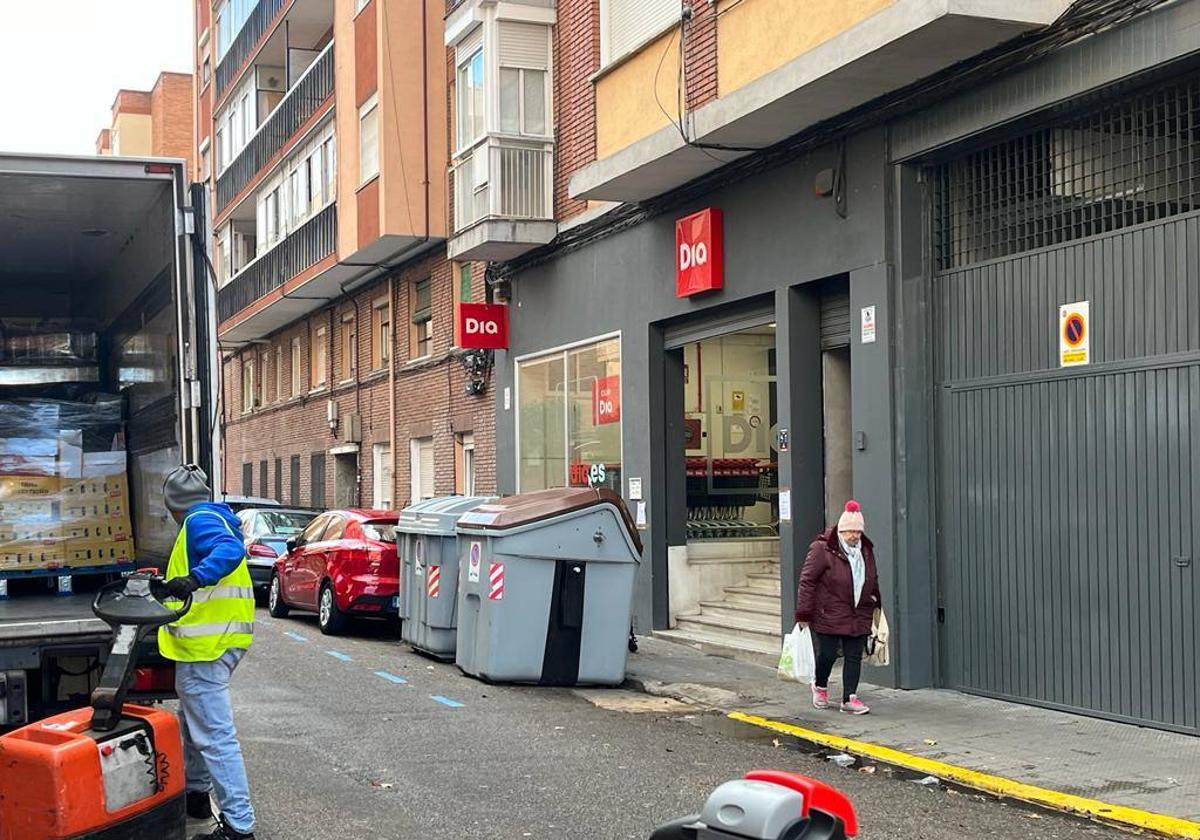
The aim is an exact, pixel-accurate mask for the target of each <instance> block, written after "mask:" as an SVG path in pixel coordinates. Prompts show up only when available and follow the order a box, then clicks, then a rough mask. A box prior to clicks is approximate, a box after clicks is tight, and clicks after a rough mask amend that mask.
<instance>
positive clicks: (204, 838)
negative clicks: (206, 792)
mask: <svg viewBox="0 0 1200 840" xmlns="http://www.w3.org/2000/svg"><path fill="white" fill-rule="evenodd" d="M192 840H254V832H253V831H251V832H250V833H249V834H242V833H241V832H240V831H234V830H233V829H232V828H230V827H229V825H228V824H227V823H226V822H225V817H224V816H222V817H221V818H220V819H219V820H218V821H217V827H216V828H214V829H213V830H212V831H209V832H206V833H204V834H193V835H192Z"/></svg>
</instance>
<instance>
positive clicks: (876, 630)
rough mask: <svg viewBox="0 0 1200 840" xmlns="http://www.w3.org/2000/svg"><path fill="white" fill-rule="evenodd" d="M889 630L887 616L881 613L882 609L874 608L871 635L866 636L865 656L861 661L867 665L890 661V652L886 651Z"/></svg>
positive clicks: (886, 663)
mask: <svg viewBox="0 0 1200 840" xmlns="http://www.w3.org/2000/svg"><path fill="white" fill-rule="evenodd" d="M890 635H891V631H890V630H889V629H888V622H887V616H886V615H884V614H883V610H881V609H877V610H875V614H874V616H873V617H872V621H871V635H870V636H869V637H868V638H867V649H866V651H865V653H866V656H864V657H863V662H865V663H867V664H868V665H879V666H884V665H888V664H889V663H891V661H892V656H891V653H890V652H889V651H888V637H889V636H890Z"/></svg>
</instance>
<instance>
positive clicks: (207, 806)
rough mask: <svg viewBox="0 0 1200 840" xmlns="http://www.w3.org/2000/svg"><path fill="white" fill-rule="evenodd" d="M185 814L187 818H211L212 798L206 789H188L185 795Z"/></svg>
mask: <svg viewBox="0 0 1200 840" xmlns="http://www.w3.org/2000/svg"><path fill="white" fill-rule="evenodd" d="M187 815H188V819H189V820H211V819H212V815H213V812H212V799H210V798H209V795H208V791H189V792H188V795H187Z"/></svg>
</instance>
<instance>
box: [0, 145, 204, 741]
mask: <svg viewBox="0 0 1200 840" xmlns="http://www.w3.org/2000/svg"><path fill="white" fill-rule="evenodd" d="M205 199H206V191H205V189H204V188H203V187H202V186H199V185H189V179H188V173H187V171H186V165H185V163H184V162H182V161H171V160H161V159H145V160H135V159H130V158H112V157H88V158H81V157H80V158H76V157H52V156H43V155H18V154H0V731H3V730H5V729H9V728H12V727H14V726H20V725H23V724H25V723H27V722H29V721H31V720H36V719H37V718H39V717H42V716H45V715H47V714H51V713H54V712H57V711H60V710H62V709H66V708H72V707H77V706H80V705H81V704H85V703H86V702H87V697H88V695H89V694H90V692H91V689H92V688H93V687H94V685H95V683H96V680H97V679H98V677H99V675H100V671H101V666H102V664H103V660H104V657H105V656H106V655H107V650H108V646H109V629H108V627H107V625H105V624H104V623H103V622H101V621H100V620H99V619H97V618H96V617H95V616H94V615H93V613H92V609H91V607H92V600H93V598H94V595H95V593H96V591H97V590H98V589H99V588H100V587H101V586H103V585H104V584H105V583H108V582H110V581H113V580H115V579H117V578H119V577H120V576H121V575H124V574H128V573H129V572H130V571H132V570H134V569H137V568H145V567H152V566H153V567H157V568H160V569H162V568H165V563H166V559H167V557H168V555H169V554H170V551H171V547H172V544H173V542H174V540H175V536H176V533H177V530H178V529H177V526H176V524H175V523H174V521H173V520H172V519H171V518H170V516H169V515H168V514H167V512H166V510H165V509H164V508H163V505H162V484H163V479H164V477H165V476H166V474H167V473H168V472H169V471H170V470H171V469H172V468H173V467H175V466H177V465H179V464H180V463H196V464H199V465H200V466H202V467H203V468H204V469H205V470H206V471H207V472H208V474H209V476H210V478H211V480H212V482H213V486H216V487H220V486H221V476H220V475H219V474H217V470H218V468H219V459H218V458H214V457H213V453H214V451H215V450H216V446H217V435H218V434H219V403H218V398H219V393H220V392H219V387H218V383H217V372H218V370H219V361H218V357H217V347H216V339H215V331H216V324H215V321H214V317H213V314H212V313H213V312H214V311H215V310H214V307H213V305H212V302H213V297H214V296H215V293H216V290H215V286H214V285H213V279H212V274H211V271H210V270H209V269H210V263H209V262H208V258H207V256H206V252H205V242H206V241H207V240H206V236H205V225H206V222H205V216H204V206H205ZM142 663H143V667H142V668H141V669H140V670H139V673H138V679H137V683H136V685H135V687H134V695H135V696H136V697H138V698H140V699H143V700H144V699H149V698H155V697H158V698H161V697H166V696H170V694H171V693H172V690H173V668H172V666H171V664H170V663H168V662H165V661H163V660H162V659H161V657H159V656H157V652H156V651H155V650H153V649H149V650H145V651H143V654H142Z"/></svg>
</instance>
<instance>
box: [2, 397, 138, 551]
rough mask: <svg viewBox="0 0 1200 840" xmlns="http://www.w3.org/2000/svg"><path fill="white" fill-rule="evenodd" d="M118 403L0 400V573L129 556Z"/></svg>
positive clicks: (102, 400)
mask: <svg viewBox="0 0 1200 840" xmlns="http://www.w3.org/2000/svg"><path fill="white" fill-rule="evenodd" d="M123 444H124V433H123V429H122V426H121V413H120V402H119V398H117V399H116V400H114V399H112V398H109V397H106V396H104V395H98V396H97V397H96V398H93V399H91V400H89V401H80V402H57V401H50V400H15V401H9V402H0V571H14V570H16V571H35V570H42V569H54V568H62V567H75V568H80V567H95V566H111V565H115V564H120V563H127V562H131V561H132V560H133V558H134V546H133V531H132V526H131V523H130V511H129V481H128V476H127V472H126V456H125V452H124V450H123V449H118V450H112V449H108V448H105V449H101V450H100V451H96V449H97V448H98V447H111V446H123Z"/></svg>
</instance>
